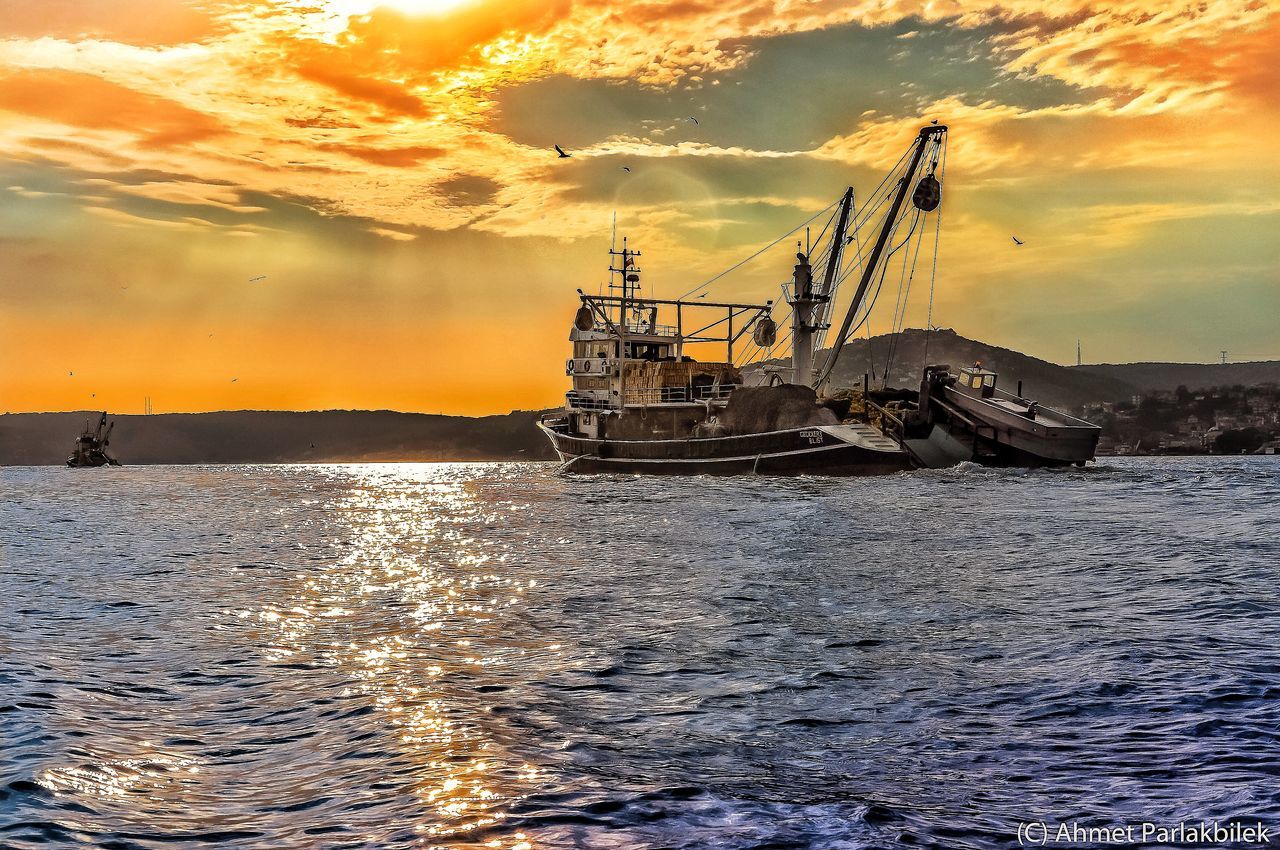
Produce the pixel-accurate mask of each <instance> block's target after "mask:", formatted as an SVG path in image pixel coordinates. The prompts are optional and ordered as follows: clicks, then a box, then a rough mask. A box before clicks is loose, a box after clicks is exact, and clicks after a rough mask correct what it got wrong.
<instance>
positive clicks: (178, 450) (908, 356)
mask: <svg viewBox="0 0 1280 850" xmlns="http://www.w3.org/2000/svg"><path fill="white" fill-rule="evenodd" d="M926 336H927V337H928V346H929V351H928V358H927V360H928V362H930V363H947V364H949V365H951V366H952V367H957V366H962V365H968V364H972V363H974V362H975V361H981V362H982V364H983V365H984V366H986V367H988V368H991V369H994V370H995V371H996V372H998V373H999V375H1000V383H1001V385H1002V386H1004V387H1005V388H1007V389H1010V390H1014V389H1016V388H1017V385H1018V381H1022V382H1023V393H1024V394H1025V395H1027V396H1028V397H1030V398H1035V399H1038V400H1039V401H1041V402H1043V403H1045V404H1048V405H1051V406H1054V407H1062V408H1067V409H1078V408H1080V407H1082V406H1084V405H1086V404H1098V403H1102V402H1114V401H1121V400H1127V399H1129V398H1130V397H1132V396H1135V395H1141V394H1144V393H1152V392H1160V391H1164V392H1169V391H1172V390H1174V389H1175V388H1177V387H1178V386H1180V385H1185V386H1187V387H1188V388H1190V389H1200V388H1203V387H1209V386H1232V385H1236V384H1242V385H1245V386H1257V385H1259V384H1264V383H1280V363H1278V362H1262V363H1228V364H1225V365H1224V364H1196V363H1130V364H1119V365H1113V364H1103V365H1093V366H1078V367H1077V366H1073V367H1067V366H1059V365H1058V364H1056V363H1050V362H1048V361H1046V360H1040V359H1038V358H1035V357H1029V356H1027V355H1025V354H1021V353H1019V352H1017V351H1013V350H1011V349H1008V348H1001V347H999V346H994V345H988V344H986V343H982V342H978V341H976V340H972V339H967V338H965V337H962V336H960V335H959V334H957V333H955V332H954V331H951V330H936V331H933V332H931V333H929V334H926V333H925V332H924V331H921V330H907V331H904V332H903V333H902V334H901V336H900V337H899V339H898V341H897V344H896V351H895V353H894V357H893V361H892V364H891V366H890V369H889V380H888V383H889V385H890V386H895V387H911V388H914V387H916V386H918V384H919V381H920V370H921V367H922V366H923V364H924V363H925V362H926V357H925V342H926ZM890 342H891V340H890V338H889V337H888V336H878V337H874V338H873V339H871V340H870V341H868V340H865V339H859V340H856V341H854V342H851V343H849V344H848V345H847V346H845V353H844V355H843V356H842V357H841V358H840V363H839V367H838V368H837V371H836V380H835V382H834V383H835V385H836V386H848V387H858V386H861V385H862V375H863V373H864V372H871V371H872V369H873V368H874V370H875V372H876V374H877V376H879V375H881V374H883V372H884V368H885V362H886V360H887V358H888V355H889V353H890ZM825 357H826V353H825V352H823V353H821V354H819V356H818V362H819V363H821V362H822V361H823V360H825ZM771 362H773V363H779V364H780V363H781V361H771ZM92 415H94V414H91V413H87V412H85V413H22V414H5V415H0V466H6V465H42V464H60V463H62V462H63V461H64V460H65V459H66V457H67V455H68V454H69V453H70V451H71V447H72V443H73V441H74V440H75V437H76V435H77V434H78V433H79V431H80V428H81V425H82V424H83V423H84V421H85V419H86V418H88V417H89V416H92ZM537 417H538V413H536V412H532V411H516V412H513V413H510V414H507V415H506V416H485V417H480V418H470V417H465V416H436V415H427V414H420V413H395V412H392V411H387V410H376V411H346V410H327V411H313V412H308V413H285V412H272V411H229V412H223V413H173V414H162V415H156V416H116V417H114V419H115V420H116V430H115V434H114V436H113V438H112V445H111V449H112V451H113V452H114V453H115V454H116V455H117V456H118V457H119V458H120V459H121V460H122V461H123V462H124V463H127V464H148V463H174V464H189V463H323V462H343V461H432V460H512V459H519V460H547V459H551V458H552V457H553V453H552V451H551V448H550V445H549V444H548V443H547V441H546V439H545V438H543V436H542V434H541V433H540V432H539V431H538V429H537V428H536V427H535V424H534V423H535V422H536V420H537Z"/></svg>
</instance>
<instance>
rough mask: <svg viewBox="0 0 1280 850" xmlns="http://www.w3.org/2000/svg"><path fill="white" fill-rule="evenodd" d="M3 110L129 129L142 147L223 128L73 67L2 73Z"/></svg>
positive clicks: (0, 101)
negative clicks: (72, 68) (70, 68)
mask: <svg viewBox="0 0 1280 850" xmlns="http://www.w3.org/2000/svg"><path fill="white" fill-rule="evenodd" d="M0 109H6V110H8V111H10V112H17V113H20V114H23V115H28V116H31V117H33V118H41V119H45V120H48V121H56V122H58V123H60V124H67V125H69V126H72V127H84V128H86V129H94V130H118V131H121V132H125V133H130V134H133V135H136V136H137V137H138V138H139V143H140V145H141V146H142V147H144V148H167V147H175V146H178V145H183V144H187V143H190V142H197V141H202V140H204V139H208V138H211V137H213V136H217V135H220V134H222V133H223V132H225V129H224V128H223V127H222V126H221V125H220V124H219V123H218V122H217V121H216V120H215V119H213V118H211V117H210V116H208V115H205V114H203V113H201V112H196V111H195V110H192V109H188V108H186V107H185V106H180V105H179V104H177V103H174V102H173V101H171V100H166V99H164V98H160V97H155V96H152V95H147V94H142V93H140V92H137V91H134V90H132V89H129V88H125V87H124V86H120V85H116V84H115V83H110V82H107V81H106V80H103V79H101V78H99V77H95V76H93V75H90V74H80V73H76V72H73V71H56V70H41V71H18V72H15V73H11V74H9V75H8V76H5V77H2V78H0Z"/></svg>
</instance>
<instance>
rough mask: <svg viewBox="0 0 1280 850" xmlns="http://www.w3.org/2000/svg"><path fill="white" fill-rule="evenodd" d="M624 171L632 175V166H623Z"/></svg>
mask: <svg viewBox="0 0 1280 850" xmlns="http://www.w3.org/2000/svg"><path fill="white" fill-rule="evenodd" d="M622 170H623V171H625V172H627V173H628V174H630V173H631V166H629V165H624V166H622Z"/></svg>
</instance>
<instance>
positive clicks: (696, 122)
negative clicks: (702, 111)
mask: <svg viewBox="0 0 1280 850" xmlns="http://www.w3.org/2000/svg"><path fill="white" fill-rule="evenodd" d="M689 120H690V121H692V122H693V123H695V124H698V125H699V126H701V124H702V122H701V121H699V120H698V119H697V118H694V117H693V116H692V115H690V116H689Z"/></svg>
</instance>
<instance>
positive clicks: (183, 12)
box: [0, 0, 224, 45]
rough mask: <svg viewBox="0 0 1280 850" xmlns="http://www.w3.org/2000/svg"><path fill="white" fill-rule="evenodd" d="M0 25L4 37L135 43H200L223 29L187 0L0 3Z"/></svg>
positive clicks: (26, 0)
mask: <svg viewBox="0 0 1280 850" xmlns="http://www.w3.org/2000/svg"><path fill="white" fill-rule="evenodd" d="M0 21H3V22H4V26H3V30H4V34H5V35H6V36H7V37H10V38H12V37H19V38H40V37H42V36H51V37H54V38H65V39H68V40H71V41H80V40H84V39H107V40H110V41H116V42H120V43H122V44H139V45H156V44H183V43H187V42H195V41H202V40H204V39H207V38H210V37H212V36H214V35H216V34H218V33H219V32H222V31H224V26H223V25H222V24H221V23H220V22H219V21H218V20H217V19H216V18H215V17H214V15H213V14H212V13H210V12H209V11H208V10H206V9H203V8H200V7H199V6H196V5H194V4H192V3H189V2H187V0H40V2H36V3H33V2H31V0H0Z"/></svg>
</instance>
